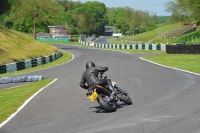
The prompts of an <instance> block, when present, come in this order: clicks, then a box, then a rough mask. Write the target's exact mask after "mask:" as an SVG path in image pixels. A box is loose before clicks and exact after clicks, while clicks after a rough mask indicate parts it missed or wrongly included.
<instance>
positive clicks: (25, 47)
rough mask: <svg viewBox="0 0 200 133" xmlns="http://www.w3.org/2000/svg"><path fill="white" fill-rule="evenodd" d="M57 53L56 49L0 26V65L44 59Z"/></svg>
mask: <svg viewBox="0 0 200 133" xmlns="http://www.w3.org/2000/svg"><path fill="white" fill-rule="evenodd" d="M57 51H59V49H58V48H57V47H54V46H52V45H50V44H47V43H41V42H38V41H36V40H35V39H33V38H31V37H30V36H28V35H24V34H22V33H20V32H17V31H14V30H10V29H7V28H5V27H2V26H0V65H1V64H8V63H13V62H20V61H24V60H29V59H33V58H38V57H44V56H48V55H51V54H54V53H55V52H57Z"/></svg>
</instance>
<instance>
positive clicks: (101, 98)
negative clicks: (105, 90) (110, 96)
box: [97, 94, 116, 112]
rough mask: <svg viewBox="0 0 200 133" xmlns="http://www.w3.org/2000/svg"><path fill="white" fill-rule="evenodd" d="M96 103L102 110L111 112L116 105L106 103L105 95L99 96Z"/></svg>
mask: <svg viewBox="0 0 200 133" xmlns="http://www.w3.org/2000/svg"><path fill="white" fill-rule="evenodd" d="M97 101H98V103H99V105H100V106H101V107H102V108H104V109H105V110H106V111H109V112H113V111H115V110H116V104H115V103H114V102H110V103H108V102H107V101H106V95H104V94H99V96H98V98H97Z"/></svg>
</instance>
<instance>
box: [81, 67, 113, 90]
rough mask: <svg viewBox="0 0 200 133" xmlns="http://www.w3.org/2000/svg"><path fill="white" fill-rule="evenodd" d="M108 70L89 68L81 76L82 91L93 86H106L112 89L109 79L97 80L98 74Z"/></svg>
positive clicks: (105, 68)
mask: <svg viewBox="0 0 200 133" xmlns="http://www.w3.org/2000/svg"><path fill="white" fill-rule="evenodd" d="M107 70H108V67H98V66H95V67H90V68H88V69H86V71H85V72H84V73H83V74H82V77H81V82H80V84H79V85H80V86H81V87H82V88H84V89H88V88H89V87H91V86H93V85H101V86H104V85H108V86H111V87H112V83H111V81H110V79H99V78H98V74H99V72H105V71H107ZM85 83H87V85H86V84H85Z"/></svg>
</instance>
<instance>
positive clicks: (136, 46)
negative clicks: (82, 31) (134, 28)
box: [79, 41, 166, 51]
mask: <svg viewBox="0 0 200 133" xmlns="http://www.w3.org/2000/svg"><path fill="white" fill-rule="evenodd" d="M79 42H80V43H82V44H83V45H86V46H89V43H86V42H84V41H79ZM94 47H96V48H113V49H133V50H160V51H166V44H153V43H151V44H142V43H138V42H136V43H135V44H94Z"/></svg>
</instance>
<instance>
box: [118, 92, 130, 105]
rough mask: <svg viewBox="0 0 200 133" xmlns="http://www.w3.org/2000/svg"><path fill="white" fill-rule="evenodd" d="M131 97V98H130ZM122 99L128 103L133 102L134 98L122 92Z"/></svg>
mask: <svg viewBox="0 0 200 133" xmlns="http://www.w3.org/2000/svg"><path fill="white" fill-rule="evenodd" d="M128 99H129V100H128ZM120 100H121V101H122V102H124V103H126V104H128V105H131V104H132V100H131V98H130V97H129V96H128V95H124V94H121V96H120Z"/></svg>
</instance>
